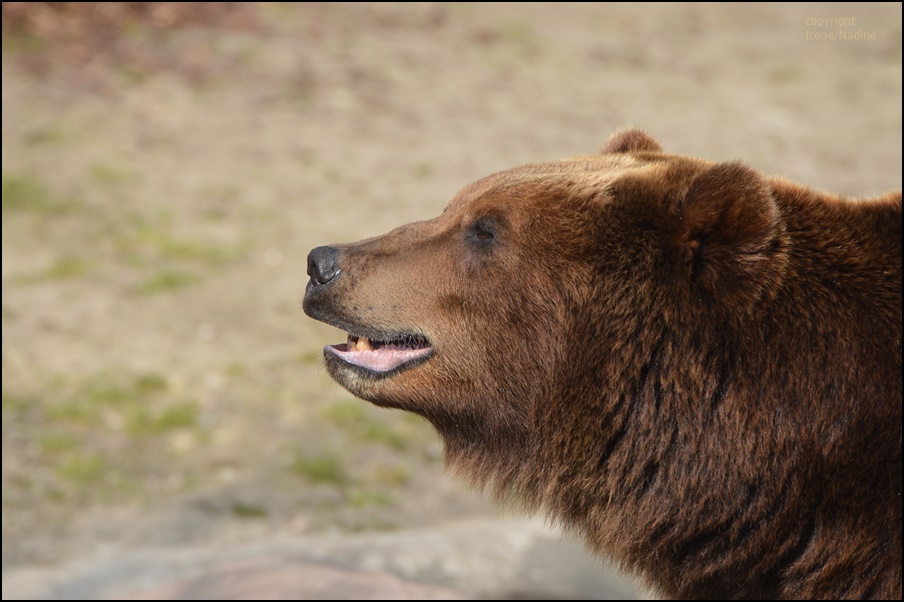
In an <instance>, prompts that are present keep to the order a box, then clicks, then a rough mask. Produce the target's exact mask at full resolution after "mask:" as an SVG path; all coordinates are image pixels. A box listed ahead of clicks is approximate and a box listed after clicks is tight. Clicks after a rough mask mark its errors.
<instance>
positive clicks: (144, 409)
mask: <svg viewBox="0 0 904 602" xmlns="http://www.w3.org/2000/svg"><path fill="white" fill-rule="evenodd" d="M197 422H198V406H197V405H196V404H194V403H192V402H188V401H183V402H180V403H176V404H172V405H167V406H163V407H161V406H159V405H158V406H155V405H151V404H146V403H140V402H139V403H136V404H133V405H131V406H130V407H129V410H128V412H127V413H126V431H127V432H128V433H129V434H131V435H135V436H147V435H160V434H164V433H168V432H171V431H175V430H179V429H187V428H192V427H194V426H195V425H196V424H197Z"/></svg>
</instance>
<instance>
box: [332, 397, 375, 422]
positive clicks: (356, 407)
mask: <svg viewBox="0 0 904 602" xmlns="http://www.w3.org/2000/svg"><path fill="white" fill-rule="evenodd" d="M322 414H323V417H324V418H326V419H327V420H329V421H330V422H332V423H334V424H338V425H340V426H350V425H352V426H353V425H357V424H361V423H362V422H363V421H365V420H367V416H366V414H365V411H364V403H363V402H360V401H341V402H338V403H333V404H330V405H328V406H326V407H325V408H324V409H323V411H322Z"/></svg>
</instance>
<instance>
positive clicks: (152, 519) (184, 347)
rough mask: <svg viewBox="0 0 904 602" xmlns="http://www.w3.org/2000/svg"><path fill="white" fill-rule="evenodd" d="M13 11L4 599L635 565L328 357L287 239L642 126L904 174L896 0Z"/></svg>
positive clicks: (544, 591) (556, 580)
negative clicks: (559, 530)
mask: <svg viewBox="0 0 904 602" xmlns="http://www.w3.org/2000/svg"><path fill="white" fill-rule="evenodd" d="M2 10H3V45H2V48H3V59H2V60H3V62H2V81H3V85H2V88H3V91H2V107H3V108H2V110H3V126H2V145H3V146H2V176H3V189H2V197H3V215H2V228H3V230H2V245H3V262H2V268H3V269H2V278H3V281H2V282H3V284H2V287H3V307H2V315H3V324H2V340H3V349H2V368H3V379H2V380H3V448H2V489H3V511H2V527H3V542H2V567H3V597H4V598H8V597H27V596H35V597H79V596H85V597H93V596H113V597H116V596H131V597H142V596H153V597H193V596H194V597H204V596H210V597H217V596H219V597H241V596H247V597H255V596H265V595H270V596H271V597H272V596H283V597H288V596H289V595H291V596H292V597H304V596H308V597H351V598H358V597H412V598H430V597H434V598H442V597H446V598H449V597H455V596H456V595H457V596H459V597H475V596H476V597H531V598H543V597H546V598H554V597H563V598H567V597H571V598H580V597H584V598H601V597H607V596H613V597H626V596H629V595H634V594H632V593H631V592H632V591H635V590H631V589H627V588H628V587H629V586H626V585H624V584H622V583H621V582H618V581H615V580H612V579H611V578H610V576H609V573H608V572H600V571H599V570H598V569H597V568H596V567H597V563H596V561H595V560H594V559H591V558H588V557H586V555H584V553H583V551H582V548H581V546H580V545H579V544H578V543H575V542H569V541H568V540H565V541H560V538H559V537H558V535H556V534H555V533H554V532H553V531H551V530H550V529H549V528H548V527H546V526H545V525H544V524H543V523H542V522H541V523H536V522H525V521H523V520H521V519H518V518H516V517H513V516H507V515H504V514H503V513H502V511H501V510H500V509H498V508H495V507H494V506H492V505H491V504H490V503H488V502H487V500H485V499H484V498H483V497H482V496H481V495H480V493H479V492H472V491H467V490H466V489H465V488H464V487H463V486H462V485H460V484H458V483H456V482H455V481H453V480H452V479H451V477H449V476H448V475H445V474H444V473H443V469H442V456H441V446H440V442H439V440H438V438H437V436H436V435H435V434H434V432H433V430H432V429H431V427H430V426H429V425H427V424H425V423H424V422H423V421H421V420H420V419H418V418H416V417H414V416H410V415H405V414H402V413H398V412H393V411H387V410H379V409H377V408H374V407H371V406H370V405H368V404H366V403H364V402H361V401H358V400H355V399H354V398H352V397H351V396H350V395H348V394H347V393H346V392H344V391H343V390H341V389H340V388H339V387H338V386H337V385H335V384H334V383H332V382H331V381H330V379H329V378H328V377H327V375H326V373H325V371H324V370H323V368H322V366H321V350H322V347H323V346H324V345H325V344H328V343H336V342H340V341H343V340H344V338H345V335H344V333H342V332H339V331H338V330H336V329H333V328H330V327H327V326H324V325H322V324H319V323H316V322H314V321H313V320H310V319H308V318H307V317H306V316H304V314H303V312H302V310H301V298H302V295H303V292H304V286H305V282H306V280H307V276H306V275H305V260H306V255H307V252H308V251H309V250H310V249H311V248H313V247H315V246H317V245H321V244H327V243H334V242H344V241H353V240H358V239H360V238H364V237H367V236H373V235H377V234H380V233H383V232H385V231H387V230H389V229H390V228H392V227H395V226H397V225H400V224H402V223H405V222H409V221H412V220H416V219H427V218H430V217H433V216H435V215H436V214H438V213H439V212H440V211H441V209H442V207H443V206H444V204H445V202H446V201H447V200H448V199H449V198H450V197H451V195H452V194H454V193H455V191H456V190H458V189H459V188H461V187H463V186H464V185H466V184H468V183H469V182H471V181H473V180H476V179H478V178H480V177H482V176H484V175H487V174H489V173H491V172H493V171H497V170H500V169H504V168H507V167H511V166H514V165H517V164H520V163H525V162H537V161H546V160H553V159H557V158H563V157H567V156H570V155H577V154H587V153H593V152H595V151H596V150H597V149H598V148H599V146H600V145H601V144H602V143H603V142H604V141H605V140H606V138H607V137H608V136H609V134H610V133H612V132H613V131H614V130H616V129H617V128H621V127H625V126H629V125H631V126H638V127H642V128H644V129H646V130H647V131H648V132H649V133H651V134H652V135H653V136H654V137H656V138H658V139H659V140H660V141H661V142H662V143H663V145H664V147H665V149H666V151H668V152H675V153H681V154H688V155H696V156H702V157H705V158H708V159H714V160H733V159H739V160H743V161H744V162H746V163H748V164H749V165H752V166H753V167H755V168H758V169H761V170H763V171H765V172H767V173H771V174H780V175H784V176H787V177H788V178H790V179H793V180H796V181H799V182H802V183H804V184H807V185H810V186H813V187H816V188H819V189H823V190H829V191H833V192H838V193H841V194H844V195H851V196H858V197H862V196H871V195H877V194H880V193H882V192H885V191H887V190H889V189H892V188H900V187H901V146H902V145H901V131H902V126H901V106H902V103H901V4H900V3H856V4H855V3H847V4H813V3H807V4H781V5H776V4H764V3H757V4H731V5H721V4H684V3H677V4H598V3H582V4H562V3H556V4H552V3H524V4H494V3H488V4H484V3H468V4H458V3H453V4H445V3H417V4H411V3H398V4H346V3H304V4H291V3H241V2H239V3H216V2H214V3H194V2H180V3H175V2H172V3H171V2H127V3H116V2H112V3H93V2H82V3H69V2H48V3H39V2H28V3H25V2H4V3H3V9H2ZM817 19H823V20H824V21H823V22H819V21H817ZM833 19H834V20H833ZM826 20H828V21H826ZM857 32H860V34H859V39H847V38H848V37H855V34H857ZM826 34H833V35H834V36H835V37H836V40H835V41H830V40H826V39H823V38H825V37H827V36H826ZM840 34H841V35H840ZM842 36H843V39H840V38H841V37H842ZM205 588H206V589H205ZM318 588H319V589H318ZM641 593H642V592H641Z"/></svg>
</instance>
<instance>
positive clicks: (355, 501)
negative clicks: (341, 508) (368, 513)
mask: <svg viewBox="0 0 904 602" xmlns="http://www.w3.org/2000/svg"><path fill="white" fill-rule="evenodd" d="M346 501H347V502H348V503H349V505H350V506H352V507H353V508H364V507H367V506H380V507H384V508H385V507H387V506H391V505H392V504H393V502H394V500H393V499H392V496H391V495H389V494H388V493H386V492H385V491H379V490H375V489H354V490H352V491H349V492H348V494H347V495H346Z"/></svg>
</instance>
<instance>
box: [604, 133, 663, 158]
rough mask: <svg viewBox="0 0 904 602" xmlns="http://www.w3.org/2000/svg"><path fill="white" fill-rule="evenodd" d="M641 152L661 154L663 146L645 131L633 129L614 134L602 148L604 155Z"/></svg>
mask: <svg viewBox="0 0 904 602" xmlns="http://www.w3.org/2000/svg"><path fill="white" fill-rule="evenodd" d="M639 152H650V153H661V152H662V145H661V144H659V142H657V141H656V140H655V139H654V138H653V137H651V136H650V135H649V134H647V133H646V132H644V131H643V130H638V129H634V128H631V129H627V130H619V131H617V132H615V133H614V134H612V136H610V137H609V142H607V143H606V146H604V147H603V148H602V153H603V154H608V153H639Z"/></svg>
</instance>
